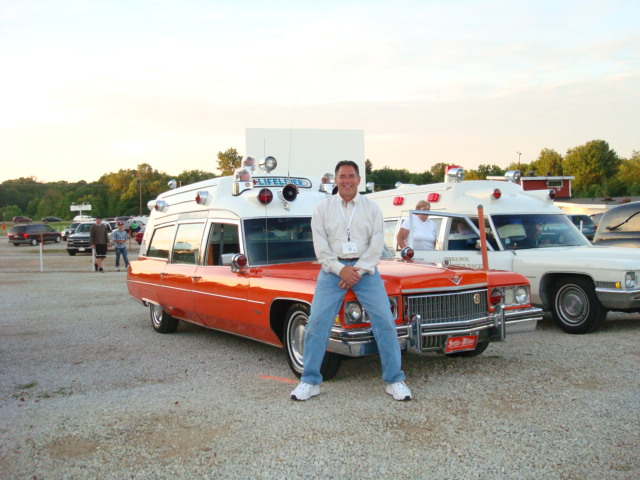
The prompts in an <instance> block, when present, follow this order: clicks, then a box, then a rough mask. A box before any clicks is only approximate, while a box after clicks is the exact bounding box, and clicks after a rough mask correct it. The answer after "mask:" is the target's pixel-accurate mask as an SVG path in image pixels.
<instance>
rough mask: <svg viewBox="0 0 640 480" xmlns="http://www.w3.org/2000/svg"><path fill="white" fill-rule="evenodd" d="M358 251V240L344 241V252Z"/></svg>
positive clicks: (344, 253)
mask: <svg viewBox="0 0 640 480" xmlns="http://www.w3.org/2000/svg"><path fill="white" fill-rule="evenodd" d="M349 253H358V244H357V243H356V242H343V243H342V254H343V255H346V254H349Z"/></svg>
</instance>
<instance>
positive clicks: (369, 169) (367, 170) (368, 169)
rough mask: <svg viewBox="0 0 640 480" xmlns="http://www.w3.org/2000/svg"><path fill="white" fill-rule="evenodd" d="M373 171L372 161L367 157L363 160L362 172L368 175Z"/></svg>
mask: <svg viewBox="0 0 640 480" xmlns="http://www.w3.org/2000/svg"><path fill="white" fill-rule="evenodd" d="M371 172H373V163H372V162H371V160H369V159H368V158H367V159H366V160H365V162H364V173H365V174H367V175H369V174H371Z"/></svg>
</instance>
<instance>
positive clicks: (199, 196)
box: [196, 190, 209, 205]
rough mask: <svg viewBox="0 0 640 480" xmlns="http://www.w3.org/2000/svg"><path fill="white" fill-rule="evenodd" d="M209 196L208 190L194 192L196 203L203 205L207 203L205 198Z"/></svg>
mask: <svg viewBox="0 0 640 480" xmlns="http://www.w3.org/2000/svg"><path fill="white" fill-rule="evenodd" d="M208 197H209V192H207V191H205V190H201V191H199V192H198V193H197V194H196V203H197V204H198V205H204V204H205V203H207V198H208Z"/></svg>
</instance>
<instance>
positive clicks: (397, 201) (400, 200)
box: [393, 197, 404, 205]
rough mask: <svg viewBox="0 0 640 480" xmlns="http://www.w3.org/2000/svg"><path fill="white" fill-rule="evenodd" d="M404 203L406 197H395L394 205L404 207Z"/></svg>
mask: <svg viewBox="0 0 640 480" xmlns="http://www.w3.org/2000/svg"><path fill="white" fill-rule="evenodd" d="M403 203H404V197H393V204H394V205H402V204H403Z"/></svg>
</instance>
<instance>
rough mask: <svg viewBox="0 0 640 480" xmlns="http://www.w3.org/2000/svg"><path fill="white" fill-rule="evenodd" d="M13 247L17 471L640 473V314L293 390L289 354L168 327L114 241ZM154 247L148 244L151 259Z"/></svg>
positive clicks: (9, 379) (9, 445) (7, 355)
mask: <svg viewBox="0 0 640 480" xmlns="http://www.w3.org/2000/svg"><path fill="white" fill-rule="evenodd" d="M3 240H4V242H3V243H2V244H0V284H1V289H0V299H1V302H0V308H1V310H2V317H1V320H0V339H1V340H0V342H1V343H0V465H1V467H0V478H3V479H67V478H69V479H72V478H73V479H78V478H83V479H85V478H86V479H90V478H99V479H124V478H135V479H147V478H153V479H192V478H210V479H226V478H229V479H235V478H238V479H283V478H287V479H298V478H300V479H303V478H304V479H308V478H334V479H345V478H360V479H380V478H410V479H427V478H429V479H541V478H544V479H576V480H578V479H605V478H606V479H638V478H640V455H639V454H638V453H639V450H638V445H640V416H639V415H638V412H640V368H639V366H640V347H639V345H640V315H638V314H628V315H625V314H615V315H612V314H610V317H609V318H610V320H609V321H608V322H607V323H605V325H604V328H603V329H602V330H601V331H599V332H597V333H594V334H590V335H584V336H573V335H568V334H565V333H563V332H561V331H560V330H559V329H558V328H556V327H555V325H554V324H553V322H552V321H550V320H549V319H545V321H544V322H542V323H541V324H540V325H538V329H537V330H536V331H534V332H529V333H522V334H516V335H511V336H508V337H507V340H506V341H505V342H503V343H500V344H493V345H491V346H490V347H489V349H488V350H487V351H486V352H485V353H484V354H483V355H481V356H479V357H477V358H470V359H465V358H444V357H441V356H436V355H430V356H422V357H419V356H411V355H407V356H405V357H404V364H403V366H404V369H405V372H406V374H407V383H408V384H409V386H410V387H411V388H412V390H413V393H414V397H415V400H414V401H412V402H406V403H400V402H394V401H393V400H392V399H391V397H389V396H388V395H386V394H385V393H384V388H383V384H382V382H381V380H380V368H379V363H378V359H377V357H372V358H366V359H358V360H352V361H348V362H344V364H343V367H342V369H341V371H340V373H339V374H338V375H337V377H336V378H335V379H334V380H331V381H329V382H327V383H325V384H323V386H322V394H321V395H320V396H319V397H316V398H314V399H312V400H310V401H308V402H293V401H291V400H290V399H289V392H290V391H291V389H292V388H293V386H294V385H295V383H296V379H295V377H294V376H293V374H291V373H290V371H289V369H288V367H287V365H286V361H285V358H284V354H283V352H282V351H281V350H278V349H276V348H273V347H269V346H266V345H262V344H258V343H255V342H252V341H249V340H245V339H242V338H237V337H233V336H230V335H227V334H223V333H219V332H214V331H208V330H205V329H201V328H198V327H194V326H184V325H181V327H180V329H179V330H178V332H177V333H176V334H173V335H160V334H158V333H156V332H155V331H154V330H153V329H152V328H151V326H150V322H149V317H148V311H147V309H145V308H144V307H143V306H142V305H140V304H138V303H137V302H134V301H133V300H131V299H130V298H129V297H128V295H127V288H126V282H125V278H126V274H125V273H124V272H120V273H118V272H115V271H114V268H113V262H114V255H113V254H112V253H110V255H109V258H108V259H107V262H106V265H107V266H108V268H107V272H106V273H104V274H99V273H94V272H93V271H92V267H91V260H90V257H88V256H81V255H78V256H76V257H70V256H68V255H67V254H66V251H65V250H64V244H62V245H46V246H45V248H44V259H43V268H44V272H40V261H39V256H38V252H39V248H38V247H27V246H22V247H14V246H12V245H10V244H8V242H6V240H5V239H3ZM136 253H137V246H135V248H134V249H133V252H132V253H130V256H131V257H135V256H136Z"/></svg>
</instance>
